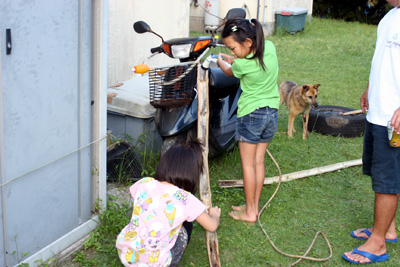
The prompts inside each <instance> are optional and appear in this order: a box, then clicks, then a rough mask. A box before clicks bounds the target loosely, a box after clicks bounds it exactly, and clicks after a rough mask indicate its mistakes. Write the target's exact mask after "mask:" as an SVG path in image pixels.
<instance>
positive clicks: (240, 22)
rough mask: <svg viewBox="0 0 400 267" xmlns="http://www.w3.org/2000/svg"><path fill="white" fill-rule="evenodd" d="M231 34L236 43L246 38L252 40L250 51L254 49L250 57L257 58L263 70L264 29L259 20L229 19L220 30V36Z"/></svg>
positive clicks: (224, 36)
mask: <svg viewBox="0 0 400 267" xmlns="http://www.w3.org/2000/svg"><path fill="white" fill-rule="evenodd" d="M228 36H233V39H234V40H235V41H236V42H238V43H243V42H244V41H245V40H246V39H247V38H249V39H250V40H251V41H252V45H251V47H250V50H251V51H255V52H254V55H253V56H252V57H251V58H250V59H254V58H256V59H258V62H259V63H260V65H261V67H262V68H263V70H265V68H266V66H265V63H264V43H265V40H264V31H263V27H262V25H261V24H260V22H259V21H258V20H256V19H242V18H236V19H230V20H228V21H227V22H226V24H225V27H224V29H223V30H222V38H226V37H228Z"/></svg>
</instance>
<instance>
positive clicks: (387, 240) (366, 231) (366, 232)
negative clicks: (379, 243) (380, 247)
mask: <svg viewBox="0 0 400 267" xmlns="http://www.w3.org/2000/svg"><path fill="white" fill-rule="evenodd" d="M369 229H371V228H365V229H364V230H362V231H361V233H364V234H366V235H367V236H368V237H370V236H371V231H370V230H369ZM355 231H356V230H354V231H352V232H351V233H350V235H351V236H352V237H354V238H357V239H361V240H368V238H365V237H359V236H356V234H355V233H354V232H355ZM398 239H399V238H398V237H396V238H395V239H385V241H386V242H390V243H396V242H397V240H398Z"/></svg>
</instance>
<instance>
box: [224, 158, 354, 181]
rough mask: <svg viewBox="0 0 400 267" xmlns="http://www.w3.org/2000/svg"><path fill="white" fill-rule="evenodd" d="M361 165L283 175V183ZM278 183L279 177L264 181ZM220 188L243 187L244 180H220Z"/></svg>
mask: <svg viewBox="0 0 400 267" xmlns="http://www.w3.org/2000/svg"><path fill="white" fill-rule="evenodd" d="M361 164H362V160H361V159H356V160H350V161H344V162H339V163H335V164H332V165H327V166H322V167H317V168H313V169H309V170H303V171H298V172H292V173H288V174H283V175H282V182H288V181H292V180H295V179H299V178H304V177H309V176H314V175H319V174H323V173H326V172H333V171H337V170H340V169H344V168H348V167H352V166H357V165H361ZM277 182H279V176H274V177H268V178H265V180H264V184H273V183H277ZM219 186H220V187H224V188H231V187H243V180H220V181H219Z"/></svg>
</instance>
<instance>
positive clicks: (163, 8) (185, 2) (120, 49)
mask: <svg viewBox="0 0 400 267" xmlns="http://www.w3.org/2000/svg"><path fill="white" fill-rule="evenodd" d="M190 2H191V1H190V0H168V1H160V0H145V1H144V0H118V1H109V33H108V36H109V42H108V86H112V85H115V84H117V83H119V82H124V81H126V80H128V79H131V78H132V77H133V72H132V68H133V67H134V66H135V65H138V64H141V63H143V62H144V63H146V64H149V65H160V64H169V63H172V62H177V61H176V60H173V59H170V58H169V57H168V56H165V55H157V56H155V57H153V58H151V59H150V60H148V59H147V58H148V57H149V56H150V55H151V53H150V48H152V47H156V46H159V45H160V44H161V39H160V38H158V37H157V36H155V35H153V34H151V33H145V34H137V33H136V32H134V30H133V27H132V25H133V23H134V22H135V21H138V20H143V21H145V22H147V23H148V24H149V25H150V27H151V28H152V30H153V31H154V32H156V33H158V34H160V35H161V36H163V37H164V39H165V40H168V39H172V38H177V37H187V36H189V11H190Z"/></svg>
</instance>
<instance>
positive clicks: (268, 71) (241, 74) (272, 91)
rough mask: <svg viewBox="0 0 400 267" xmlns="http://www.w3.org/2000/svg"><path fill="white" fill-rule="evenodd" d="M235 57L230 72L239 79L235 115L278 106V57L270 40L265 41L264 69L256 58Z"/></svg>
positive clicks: (243, 114)
mask: <svg viewBox="0 0 400 267" xmlns="http://www.w3.org/2000/svg"><path fill="white" fill-rule="evenodd" d="M252 55H253V54H250V55H248V56H247V58H237V59H235V61H234V62H233V64H232V72H233V75H235V77H237V78H239V79H240V86H241V88H242V91H243V92H242V95H241V96H240V98H239V101H238V112H237V117H238V118H240V117H243V116H245V115H247V114H250V113H251V112H253V111H254V110H256V109H257V107H260V108H262V107H267V106H268V107H270V108H276V109H278V108H279V101H280V97H279V92H278V84H277V81H278V71H279V67H278V57H277V56H276V50H275V46H274V44H273V43H272V42H271V41H266V42H265V49H264V64H265V66H266V68H265V70H263V69H262V67H261V65H260V64H259V63H258V59H248V58H250V57H252Z"/></svg>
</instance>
